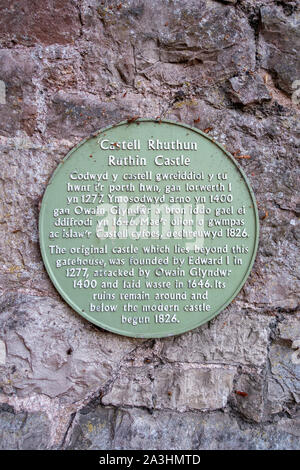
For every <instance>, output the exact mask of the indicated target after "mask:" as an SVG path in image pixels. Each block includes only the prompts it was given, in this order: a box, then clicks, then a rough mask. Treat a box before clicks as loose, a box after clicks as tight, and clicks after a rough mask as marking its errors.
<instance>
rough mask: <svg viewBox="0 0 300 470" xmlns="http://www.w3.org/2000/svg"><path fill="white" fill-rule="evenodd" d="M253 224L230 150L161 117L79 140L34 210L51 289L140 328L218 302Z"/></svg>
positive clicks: (165, 324) (207, 311) (243, 266)
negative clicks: (159, 119)
mask: <svg viewBox="0 0 300 470" xmlns="http://www.w3.org/2000/svg"><path fill="white" fill-rule="evenodd" d="M258 231H259V227H258V217H257V209H256V204H255V199H254V196H253V193H252V191H251V188H250V186H249V183H248V182H247V179H246V177H245V175H244V173H243V171H242V170H241V168H239V166H238V165H237V163H236V161H235V160H234V159H233V157H232V156H231V155H230V154H229V153H228V152H227V151H225V150H224V148H223V147H221V146H220V145H219V144H217V143H216V142H214V141H213V140H212V139H211V138H209V137H208V136H207V135H206V134H203V133H202V132H200V131H199V130H197V129H193V128H191V127H189V126H186V125H184V124H178V123H175V122H171V121H154V120H148V119H142V120H135V121H134V120H132V121H131V122H129V121H126V122H122V123H120V124H118V125H116V126H111V127H108V128H106V129H103V130H101V131H99V132H98V133H96V134H95V135H94V136H93V137H90V138H88V139H86V140H85V141H83V142H82V143H81V144H79V145H78V146H77V147H76V148H75V149H73V150H72V151H71V152H70V153H69V154H68V155H67V156H66V157H65V159H64V160H63V161H62V162H61V163H60V164H59V166H58V168H57V169H56V171H55V172H54V174H53V176H52V178H51V180H50V182H49V184H48V186H47V189H46V191H45V194H44V198H43V201H42V206H41V211H40V245H41V252H42V256H43V260H44V263H45V266H46V269H47V271H48V274H49V276H50V278H51V280H52V282H53V283H54V285H55V287H56V289H57V290H58V292H59V293H60V294H61V296H62V297H63V298H64V299H65V300H66V302H68V304H69V305H70V306H71V307H72V308H73V309H74V310H76V312H78V313H79V314H80V315H82V316H83V317H84V318H86V319H88V320H89V321H91V322H92V323H94V324H96V325H98V326H100V327H102V328H105V329H107V330H109V331H112V332H115V333H118V334H121V335H126V336H134V337H140V338H157V337H164V336H171V335H177V334H180V333H183V332H185V331H188V330H191V329H193V328H195V327H197V326H199V325H201V324H202V323H205V322H207V321H208V320H210V319H212V318H213V317H214V316H215V315H217V314H218V313H219V312H220V311H221V310H222V309H224V308H225V307H226V306H227V305H228V304H229V303H230V302H231V301H232V300H233V298H234V297H235V296H236V295H237V294H238V292H239V291H240V289H241V288H242V286H243V284H244V283H245V281H246V279H247V277H248V275H249V273H250V270H251V267H252V264H253V262H254V258H255V255H256V250H257V244H258Z"/></svg>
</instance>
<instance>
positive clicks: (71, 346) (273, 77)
mask: <svg viewBox="0 0 300 470" xmlns="http://www.w3.org/2000/svg"><path fill="white" fill-rule="evenodd" d="M0 8H1V15H0V149H1V157H2V158H1V172H0V188H1V189H0V191H1V205H0V220H1V224H0V231H1V236H0V260H1V263H0V289H1V300H0V403H1V405H0V406H1V408H0V442H1V446H2V447H3V448H7V449H17V448H19V449H32V448H34V449H45V448H51V449H54V448H55V449H56V448H58V449H62V448H63V449H67V448H74V449H134V448H140V449H230V448H233V449H296V448H299V435H300V425H299V392H300V391H299V375H300V370H299V367H300V365H299V363H300V358H299V349H300V332H299V315H300V302H299V297H300V296H299V293H300V282H299V279H300V273H299V241H300V221H299V214H300V197H299V174H300V172H299V163H298V160H297V157H298V154H299V101H300V100H299V96H300V95H299V89H300V70H299V5H298V2H296V1H292V0H291V1H285V2H278V1H275V0H274V1H273V0H267V1H263V0H255V1H254V0H239V1H230V0H228V1H213V0H180V1H179V0H175V1H168V0H153V1H146V0H144V1H141V2H138V1H135V0H127V1H126V2H120V1H119V0H110V1H108V0H107V1H106V0H104V1H101V2H99V1H98V0H68V1H66V0H65V1H60V0H49V1H47V2H38V1H35V0H26V1H24V2H16V1H2V2H1V7H0ZM158 11H159V14H157V12H158ZM298 81H299V83H298ZM132 116H141V117H151V118H156V117H158V116H160V117H161V118H167V119H172V120H175V121H181V122H183V123H186V124H189V125H192V126H195V127H197V128H199V129H201V130H203V131H205V132H207V133H208V134H209V135H210V136H211V137H213V138H214V139H216V140H217V141H218V142H220V143H221V144H223V145H224V146H225V147H226V148H227V149H228V150H229V151H230V152H232V153H233V154H234V155H235V157H236V158H237V159H238V161H239V163H240V165H241V166H242V167H243V169H244V171H245V173H246V175H247V177H248V178H249V181H250V183H251V185H252V188H253V191H254V193H255V196H256V199H257V203H258V207H259V215H260V225H261V227H260V244H259V250H258V254H257V258H256V261H255V264H254V267H253V270H252V272H251V275H250V277H249V279H248V281H247V283H246V284H245V286H244V288H243V289H242V291H241V292H240V293H239V295H238V296H237V298H236V299H235V301H234V302H232V303H231V305H229V306H228V307H227V308H226V309H225V310H224V311H223V312H222V313H221V314H219V315H218V317H217V318H215V319H214V320H213V321H212V322H210V323H209V324H207V325H203V326H202V327H200V328H197V329H196V330H194V331H191V332H189V333H186V334H184V335H181V336H179V337H176V338H165V339H159V340H153V341H152V340H135V339H132V338H124V337H120V336H117V335H113V334H110V333H108V332H106V331H103V330H101V329H99V328H96V327H95V326H93V325H91V324H89V323H88V322H86V321H85V320H83V319H82V318H80V317H79V316H78V315H77V314H76V313H75V312H73V311H72V310H71V309H70V308H69V307H68V306H67V305H66V304H65V303H64V302H63V301H62V299H61V298H60V297H59V296H58V294H57V292H56V291H55V289H54V287H53V286H52V284H51V282H50V280H49V278H48V276H47V274H46V272H45V269H44V267H43V263H42V260H41V255H40V251H39V243H38V213H39V204H40V201H41V198H42V195H43V192H44V190H45V187H46V185H47V182H48V180H49V178H50V176H51V174H52V172H53V170H54V169H55V168H56V167H57V165H58V163H59V162H60V161H61V159H62V158H63V157H64V156H65V155H66V153H67V152H68V151H69V150H70V149H71V148H72V147H74V146H75V145H76V144H78V142H79V141H80V140H81V139H82V138H84V137H86V136H87V135H89V133H91V132H94V131H95V130H97V129H99V128H101V127H104V126H106V125H108V124H114V123H117V122H119V121H121V120H123V119H128V118H130V117H132ZM245 155H247V156H249V157H250V158H241V157H243V156H245Z"/></svg>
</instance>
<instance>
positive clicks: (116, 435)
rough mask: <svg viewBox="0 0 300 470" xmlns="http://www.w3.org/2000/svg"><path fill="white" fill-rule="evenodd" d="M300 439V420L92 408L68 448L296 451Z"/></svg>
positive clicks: (80, 420)
mask: <svg viewBox="0 0 300 470" xmlns="http://www.w3.org/2000/svg"><path fill="white" fill-rule="evenodd" d="M174 429H175V430H176V431H175V432H174ZM112 436H113V437H112ZM298 439H299V429H298V428H297V420H296V419H295V420H292V419H280V420H279V421H278V422H277V423H276V425H274V424H264V425H251V424H249V423H247V422H246V423H241V422H240V420H239V419H237V418H236V417H235V416H232V415H230V414H228V413H223V412H220V411H215V412H211V413H201V412H199V413H197V414H195V413H183V414H181V413H176V412H165V411H164V412H157V411H155V412H154V413H153V414H149V412H147V411H145V410H140V409H137V408H136V409H122V408H120V409H114V408H109V407H107V408H103V407H101V406H99V405H94V406H93V405H92V406H90V407H87V408H84V409H83V410H81V412H80V413H79V416H78V417H77V420H76V423H75V425H74V432H73V435H72V440H71V442H70V444H69V446H68V448H70V449H90V450H92V449H94V450H96V449H119V450H122V449H145V450H146V449H154V450H155V449H165V450H172V449H182V450H186V449H189V450H203V449H210V450H229V449H235V450H246V449H250V450H269V449H286V450H293V449H298Z"/></svg>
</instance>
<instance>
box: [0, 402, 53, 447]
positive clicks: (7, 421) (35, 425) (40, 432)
mask: <svg viewBox="0 0 300 470" xmlns="http://www.w3.org/2000/svg"><path fill="white" fill-rule="evenodd" d="M49 442H50V423H49V420H48V418H47V416H46V415H45V414H44V413H42V412H40V413H27V412H21V413H15V412H14V409H13V408H12V407H11V406H9V405H2V406H1V405H0V449H1V450H36V449H41V450H42V449H47V448H48V447H49Z"/></svg>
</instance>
